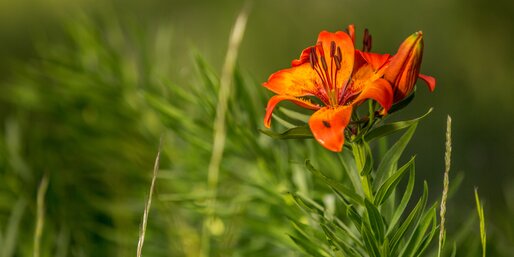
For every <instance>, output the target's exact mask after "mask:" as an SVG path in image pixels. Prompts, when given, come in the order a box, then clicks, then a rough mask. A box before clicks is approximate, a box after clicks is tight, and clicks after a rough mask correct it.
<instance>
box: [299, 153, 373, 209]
mask: <svg viewBox="0 0 514 257" xmlns="http://www.w3.org/2000/svg"><path fill="white" fill-rule="evenodd" d="M305 166H306V167H307V169H308V170H309V171H310V172H312V174H314V176H316V177H317V178H320V179H321V180H322V181H323V182H325V183H326V184H327V185H328V186H330V187H331V188H332V189H333V190H334V192H335V193H337V194H338V195H340V196H341V197H342V198H343V199H345V200H349V201H350V202H351V203H352V204H357V205H361V204H362V203H363V202H362V198H361V197H360V196H359V195H357V194H355V193H354V192H353V191H352V190H350V189H348V188H346V187H345V186H344V185H342V184H341V183H339V182H337V181H336V180H333V179H330V178H328V177H326V176H325V175H323V173H321V172H320V171H318V170H316V169H315V168H314V167H313V166H312V164H311V162H310V160H306V161H305Z"/></svg>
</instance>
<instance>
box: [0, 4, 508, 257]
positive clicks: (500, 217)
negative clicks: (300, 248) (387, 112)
mask: <svg viewBox="0 0 514 257" xmlns="http://www.w3.org/2000/svg"><path fill="white" fill-rule="evenodd" d="M242 6H243V2H242V1H233V0H232V1H229V0H219V1H208V0H187V1H186V0H172V1H135V0H131V1H112V0H111V1H87V0H80V1H73V2H72V1H62V0H48V1H7V0H1V1H0V121H1V126H0V130H1V132H2V133H1V135H2V139H1V140H0V141H1V150H0V231H1V233H0V236H2V237H0V239H1V242H3V245H1V247H0V248H2V249H1V250H0V256H28V254H30V252H31V249H32V245H31V242H32V236H33V225H34V224H33V223H34V218H33V217H34V215H35V210H36V207H35V198H36V191H37V185H38V183H39V181H40V179H41V177H42V175H43V174H45V173H46V174H50V175H49V176H50V186H49V190H48V195H47V205H48V206H47V210H48V213H47V217H48V222H47V223H45V233H44V237H43V239H44V248H43V249H44V251H43V253H44V256H130V254H134V253H135V246H136V242H137V236H138V224H139V221H140V215H141V214H142V209H143V205H144V201H145V197H146V194H147V191H148V190H147V189H148V185H149V178H150V174H151V169H152V166H153V161H154V158H155V154H156V151H157V147H158V142H159V137H160V135H162V134H163V133H164V134H165V135H166V138H167V139H166V140H165V142H164V149H165V150H164V151H165V158H164V159H163V164H162V167H163V170H164V172H162V173H161V175H162V177H160V178H159V180H158V194H160V196H162V197H161V198H158V199H160V200H157V203H156V206H157V207H155V212H154V213H153V215H152V216H151V219H150V229H149V236H150V238H149V239H148V241H149V243H147V244H148V245H149V246H148V247H149V249H148V251H149V256H195V254H194V249H193V250H192V249H189V250H188V248H189V247H190V248H194V247H195V246H197V245H198V240H199V239H198V235H197V234H198V233H197V231H198V230H199V226H198V224H199V221H198V219H199V218H198V217H199V216H198V215H200V214H198V213H197V212H195V211H194V210H195V209H194V208H195V207H194V206H195V205H198V203H197V202H195V201H199V200H198V199H196V200H195V201H193V200H190V199H186V198H187V197H186V196H184V194H180V193H185V192H188V191H190V192H197V193H198V194H201V189H198V188H197V187H200V186H199V185H201V184H202V183H204V181H205V172H206V166H205V163H206V160H205V159H208V157H209V154H208V153H209V151H206V150H195V149H202V146H204V143H203V142H209V141H210V139H211V136H212V135H211V134H209V133H208V132H202V131H200V130H198V133H196V132H195V133H193V132H192V131H190V130H194V128H196V127H195V126H193V125H191V126H190V123H191V122H189V121H187V120H184V119H189V118H191V120H194V122H193V123H195V124H197V125H198V124H200V125H202V124H204V125H205V124H210V122H211V121H212V119H213V117H202V115H203V114H204V113H202V112H201V111H198V110H203V111H205V113H207V114H209V113H210V114H212V106H213V103H215V102H216V101H215V99H212V96H205V98H203V99H202V98H199V99H189V100H188V101H186V100H187V98H188V97H182V96H178V97H177V96H175V94H176V92H174V91H173V90H172V89H170V88H173V87H180V88H182V89H183V92H182V91H181V92H182V93H183V94H182V95H187V94H188V93H190V91H195V90H196V91H198V87H197V86H195V85H197V84H202V83H204V84H205V83H208V82H209V81H211V82H212V81H216V77H217V76H218V75H219V74H220V71H221V66H222V64H223V61H224V58H225V53H226V50H227V41H228V37H229V33H230V29H231V27H232V25H233V22H234V21H235V18H236V16H237V14H238V12H239V11H240V10H241V8H242ZM513 15H514V2H513V1H508V0H503V1H501V0H500V1H495V2H494V4H491V3H490V2H487V1H484V0H452V1H443V0H433V1H370V0H364V1H356V0H337V1H336V0H326V1H307V0H284V1H273V0H255V1H253V2H252V4H251V12H250V16H249V20H248V25H247V29H246V33H245V37H244V39H243V42H242V45H241V49H240V52H239V59H238V71H240V73H241V74H243V75H242V77H243V78H241V80H244V81H250V82H248V83H247V84H250V85H251V86H252V87H253V88H254V89H253V90H254V91H253V93H255V92H258V93H257V94H259V95H264V96H265V95H266V94H267V93H266V92H264V91H265V90H264V88H261V87H260V86H259V84H260V83H261V82H263V81H265V80H266V79H267V77H268V75H269V74H271V73H272V72H274V71H276V70H278V69H281V68H284V67H287V66H288V65H289V63H290V61H291V60H292V59H294V58H297V56H298V55H299V53H300V52H301V50H302V49H303V48H305V47H306V46H308V45H310V44H313V43H314V41H315V39H316V37H317V33H319V31H321V30H324V29H326V30H330V31H335V30H341V29H344V28H345V27H346V26H347V25H348V24H350V23H354V24H355V25H356V27H357V31H358V32H359V34H358V36H359V35H361V31H362V30H363V29H364V28H368V29H369V30H370V31H371V33H372V35H373V49H374V51H377V52H389V53H394V52H395V51H396V49H397V47H398V45H399V44H400V43H401V42H402V41H403V39H404V38H406V37H407V36H408V35H410V34H411V33H413V32H415V31H418V30H423V32H424V35H425V52H424V59H423V65H422V72H423V73H425V74H429V75H432V76H434V77H436V78H437V87H436V90H435V92H433V93H429V92H428V90H427V89H426V88H425V87H424V86H419V87H418V88H417V96H416V99H415V101H414V102H413V104H412V107H410V108H408V109H407V110H405V111H403V113H402V114H401V115H402V116H401V117H400V118H409V117H416V116H419V115H420V114H422V113H424V112H426V110H428V109H429V108H430V107H434V111H433V112H432V113H431V114H430V116H429V117H427V118H426V119H424V120H423V121H422V123H421V126H419V127H418V129H417V132H416V134H415V136H414V138H413V140H412V142H411V143H410V145H409V147H408V149H407V154H406V157H409V156H410V155H413V154H416V155H417V179H418V180H419V182H420V183H421V181H422V180H427V181H428V183H429V185H430V188H431V195H432V197H433V199H436V198H438V196H439V192H440V191H441V188H442V177H443V170H444V164H443V163H444V132H445V123H446V116H447V115H451V116H452V118H453V156H452V157H453V158H452V179H455V180H453V181H460V180H461V179H462V183H460V187H459V189H458V191H456V192H455V194H454V196H453V198H452V199H451V201H450V203H449V210H448V215H449V217H450V218H449V220H450V223H452V222H451V220H452V219H453V221H454V224H455V225H454V227H453V228H451V229H452V230H450V232H449V233H452V232H453V233H454V234H458V232H459V231H460V230H461V227H460V226H464V225H462V224H461V223H464V222H463V220H466V219H467V217H468V216H470V215H472V214H474V199H473V188H474V187H478V188H479V192H480V194H481V196H482V197H483V199H484V201H485V209H486V217H487V225H488V232H489V238H491V240H490V245H491V246H490V248H491V250H490V251H491V255H490V256H511V255H509V253H510V254H512V251H513V249H512V245H514V221H513V220H512V219H513V218H512V217H513V216H514V175H513V171H514V169H513V168H512V167H513V166H512V162H513V160H514V158H513V157H514V133H513V131H514V122H513V120H512V119H513V118H514V105H513V102H514V72H513V71H514V51H513V48H512V46H513V45H514V34H513V33H512V32H513V31H514V19H513V18H512V17H513ZM199 71H200V72H199ZM207 71H208V72H207ZM200 74H203V75H200ZM195 88H196V89H195ZM245 90H247V89H245V88H239V89H236V91H238V92H240V91H245ZM261 91H262V92H261ZM240 93H241V92H240ZM253 93H252V94H253ZM205 94H208V93H205ZM238 94H239V93H238ZM241 94H245V93H244V92H243V93H241ZM246 94H250V93H246ZM252 94H250V96H251V95H252ZM179 95H180V94H179ZM200 95H201V94H200ZM212 95H213V96H215V94H212ZM156 96H162V97H163V98H160V99H159V101H157V100H156ZM181 97H182V98H185V99H186V100H184V99H182V98H181ZM209 97H210V98H209ZM240 99H244V98H240ZM263 99H264V98H263ZM259 101H260V102H259ZM259 101H257V102H256V104H255V105H254V107H255V110H252V112H251V114H254V115H250V114H246V115H244V113H245V110H238V112H239V113H243V114H241V115H242V116H234V117H235V118H234V120H235V121H234V122H236V124H238V123H237V119H238V118H240V119H243V120H244V121H245V122H246V123H244V124H246V125H249V126H253V127H252V129H251V130H252V133H253V132H255V133H254V134H251V135H257V136H259V135H258V132H256V129H257V128H262V124H261V123H260V122H261V119H262V115H263V113H264V104H263V105H261V106H259V104H260V103H263V102H262V99H260V100H259ZM165 104H169V105H170V106H174V107H173V108H171V107H170V106H164V105H165ZM236 106H239V105H237V104H234V105H233V106H232V107H236ZM166 108H169V109H166ZM163 110H164V111H163ZM162 112H164V113H166V112H167V113H168V115H169V116H170V117H171V118H169V117H168V119H167V118H165V117H164V116H165V115H164V116H163V115H162ZM177 113H190V114H191V116H190V117H187V116H180V115H179V114H177ZM174 115H175V116H174ZM211 116H212V115H211ZM180 117H182V120H181V119H179V118H180ZM181 122H183V123H184V124H182V123H181ZM193 127H194V128H193ZM234 133H235V132H234ZM236 134H237V133H236ZM237 135H239V134H237ZM195 140H196V141H195ZM263 140H264V139H263ZM261 141H262V140H261ZM188 142H197V144H194V143H188ZM312 147H315V146H312ZM312 147H311V148H312ZM204 148H205V149H208V148H209V146H205V147H204ZM284 148H285V149H287V145H284ZM237 149H238V148H237V147H234V149H232V150H227V151H228V152H229V153H228V155H229V156H230V153H231V151H233V152H234V153H237V152H238V150H237ZM242 149H245V148H242ZM263 149H267V148H263ZM239 151H243V150H241V149H240V150H239ZM315 151H321V149H318V148H315ZM249 152H251V151H249ZM257 152H258V151H257ZM259 154H261V155H264V154H263V153H256V154H255V155H251V154H248V155H245V157H244V158H243V159H245V160H247V162H246V163H252V162H253V163H257V164H259V165H260V166H259V165H255V166H253V167H251V168H250V167H246V166H242V167H241V166H238V163H239V161H237V160H232V159H229V160H228V161H226V162H227V163H229V164H225V165H227V166H225V167H224V169H226V170H231V169H235V168H236V167H239V168H246V169H247V170H245V171H244V172H242V171H241V172H239V173H237V174H238V175H233V174H232V175H231V178H232V179H234V178H233V177H237V178H238V179H234V180H233V181H232V180H227V181H232V182H230V183H236V184H237V183H243V184H244V181H247V180H251V179H250V178H251V177H253V176H255V174H253V175H251V174H250V175H248V176H249V177H247V178H245V179H241V178H240V177H238V176H243V175H242V174H246V173H259V172H261V171H260V170H261V169H262V167H263V166H273V165H272V164H269V163H267V164H266V163H264V164H263V163H260V162H268V161H270V160H273V159H272V157H270V158H268V159H266V158H263V159H262V160H260V159H259V158H258V157H256V156H259ZM267 154H268V155H269V154H270V153H267ZM229 158H230V157H229ZM230 160H232V161H230ZM281 165H282V166H284V165H285V164H281ZM279 166H280V165H279ZM269 169H270V170H271V171H272V173H273V171H275V172H277V173H280V170H281V169H286V168H283V167H282V168H280V169H278V168H276V169H272V168H269ZM222 172H223V170H222ZM229 173H231V172H229ZM293 173H294V172H293ZM287 174H289V173H286V174H283V175H275V176H276V178H275V179H276V180H277V181H278V180H279V178H280V177H281V176H284V177H287ZM245 176H246V175H245ZM275 182H276V181H275ZM227 183H229V182H227ZM230 183H229V184H228V185H231V184H230ZM266 183H271V182H263V185H264V184H266ZM278 184H280V183H278V182H277V186H280V185H278ZM282 186H283V185H282ZM233 187H236V188H237V187H239V185H237V186H233ZM241 187H244V185H242V186H241ZM197 189H198V190H200V191H196V190H197ZM233 190H234V191H233V192H241V191H238V190H240V189H233ZM229 191H230V190H229ZM245 192H246V191H245ZM252 192H253V191H252ZM172 193H173V194H172ZM227 195H230V194H229V193H227ZM166 197H168V198H166ZM239 198H245V197H241V196H238V199H239ZM241 201H243V200H241ZM228 202H229V201H228ZM200 205H201V204H200ZM261 207H262V206H261ZM234 208H236V207H234ZM238 208H242V207H238ZM262 208H264V207H262ZM236 209H237V208H236ZM254 211H255V213H256V214H255V215H256V217H255V219H250V220H251V222H254V223H251V224H253V225H250V226H249V227H252V229H250V230H245V228H246V227H245V226H246V225H239V226H236V225H234V227H235V228H237V229H239V230H238V231H237V233H236V232H233V234H234V235H238V236H234V237H235V239H231V240H232V241H230V242H225V244H226V246H225V248H223V249H225V250H220V251H221V252H222V253H223V254H225V255H227V256H229V255H230V256H232V255H234V256H259V254H261V255H260V256H276V255H277V254H278V253H281V254H283V252H288V250H286V249H285V248H284V247H282V248H281V247H280V246H277V245H280V244H279V243H276V244H275V243H274V242H270V241H273V240H272V239H271V238H270V239H269V240H268V241H266V240H264V239H263V241H255V240H254V241H252V240H251V238H252V234H251V233H261V232H262V231H261V232H258V229H257V228H258V227H259V224H261V223H259V222H264V221H265V218H264V217H266V215H269V213H267V212H265V211H264V212H262V213H260V212H259V210H254ZM261 211H262V210H261ZM193 213H196V214H193ZM250 213H251V212H250ZM258 213H260V214H262V215H260V216H259V215H258ZM273 213H275V214H276V216H280V212H273ZM195 215H196V216H195ZM245 215H247V213H246V212H243V214H241V213H240V214H239V216H238V217H239V222H242V223H244V222H250V221H248V220H247V218H246V216H245ZM247 216H248V215H247ZM250 216H251V215H250ZM195 217H196V218H195ZM241 217H245V218H241ZM232 218H234V217H232ZM13 219H14V220H13ZM183 219H184V220H188V221H189V222H190V223H184V221H183ZM189 219H190V220H189ZM227 219H228V218H227ZM152 222H153V224H152ZM277 222H279V220H277ZM474 222H475V223H476V220H475V221H474ZM471 223H473V221H471ZM225 229H226V228H225ZM237 229H234V230H237ZM473 229H475V228H473ZM477 229H478V227H477V228H476V229H475V230H472V231H475V232H476V231H477ZM13 231H14V232H13ZM255 231H257V232H255ZM13 233H14V234H13ZM267 233H271V232H269V231H268V232H267ZM273 233H275V232H273ZM280 233H282V232H276V234H280ZM262 234H263V235H265V232H262ZM278 237H281V236H278ZM245 240H247V241H245ZM284 240H286V239H284ZM477 240H478V238H477ZM177 241H180V242H181V243H178V242H177ZM221 241H222V240H221ZM234 242H235V243H234ZM471 242H475V243H476V242H478V241H471ZM234 244H235V245H246V246H248V245H249V246H248V250H247V251H246V252H244V251H243V252H238V253H237V254H236V253H235V252H231V251H229V250H227V249H229V248H231V247H229V246H232V247H233V246H234ZM284 244H285V243H284ZM179 245H181V246H179ZM219 245H220V247H221V246H222V245H223V242H221V243H219ZM227 245H228V246H227ZM177 249H179V250H177ZM262 249H268V250H269V249H272V250H269V251H268V250H266V251H265V250H262ZM223 251H225V252H223ZM274 251H275V252H274ZM2 254H3V255H2ZM223 254H220V255H223ZM290 256H297V255H290ZM463 256H465V255H463Z"/></svg>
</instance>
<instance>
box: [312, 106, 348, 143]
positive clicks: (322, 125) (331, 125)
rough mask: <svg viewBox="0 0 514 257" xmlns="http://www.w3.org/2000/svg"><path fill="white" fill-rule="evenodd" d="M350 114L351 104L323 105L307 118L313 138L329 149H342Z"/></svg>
mask: <svg viewBox="0 0 514 257" xmlns="http://www.w3.org/2000/svg"><path fill="white" fill-rule="evenodd" d="M351 116H352V107H351V106H339V107H337V108H331V107H323V108H321V109H319V110H318V111H317V112H315V113H314V114H312V116H311V118H310V119H309V127H310V128H311V131H312V134H313V135H314V138H315V139H316V140H317V141H318V142H319V143H320V144H321V145H322V146H323V147H325V148H327V149H328V150H330V151H334V152H340V151H341V150H343V144H344V129H345V128H346V126H347V125H348V123H349V122H350V118H351Z"/></svg>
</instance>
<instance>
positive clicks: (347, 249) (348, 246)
mask: <svg viewBox="0 0 514 257" xmlns="http://www.w3.org/2000/svg"><path fill="white" fill-rule="evenodd" d="M320 225H321V229H322V230H323V232H324V233H325V235H326V236H327V239H328V243H329V244H330V245H331V246H332V247H333V248H334V249H333V251H334V252H338V251H342V252H343V253H344V256H358V255H359V254H358V253H357V251H356V250H354V249H353V247H354V245H353V244H352V242H345V241H344V240H342V239H344V238H346V237H344V236H341V237H338V236H336V234H335V233H334V231H333V228H331V227H330V224H325V223H321V224H320Z"/></svg>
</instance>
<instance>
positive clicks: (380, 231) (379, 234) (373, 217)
mask: <svg viewBox="0 0 514 257" xmlns="http://www.w3.org/2000/svg"><path fill="white" fill-rule="evenodd" d="M364 203H365V205H366V210H367V213H368V220H369V224H370V226H371V231H372V232H373V234H374V235H375V238H376V239H378V242H379V243H380V244H381V243H382V242H384V234H385V224H384V220H383V218H382V215H380V212H379V211H378V209H377V207H375V206H374V205H373V203H371V202H370V201H369V200H368V199H364Z"/></svg>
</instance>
